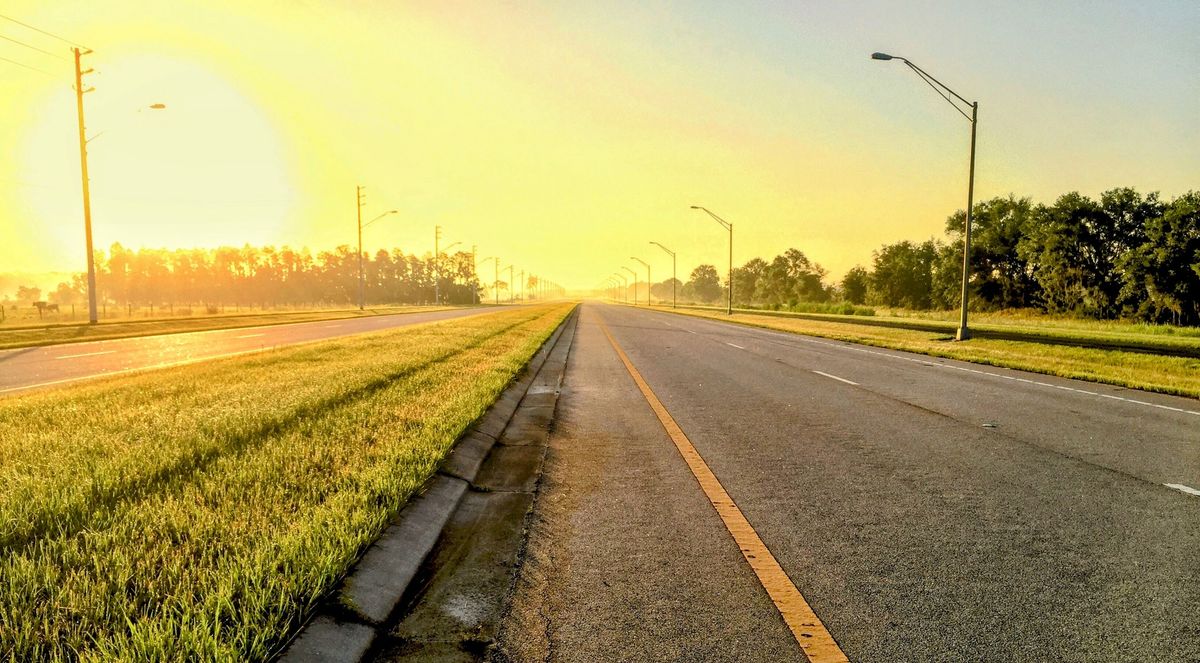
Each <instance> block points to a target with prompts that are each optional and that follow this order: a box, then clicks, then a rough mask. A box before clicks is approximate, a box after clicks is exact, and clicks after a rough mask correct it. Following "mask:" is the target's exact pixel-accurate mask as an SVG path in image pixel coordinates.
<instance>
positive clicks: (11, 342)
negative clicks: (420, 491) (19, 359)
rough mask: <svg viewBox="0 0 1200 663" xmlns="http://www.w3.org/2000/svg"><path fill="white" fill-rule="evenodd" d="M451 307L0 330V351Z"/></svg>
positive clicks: (413, 307)
mask: <svg viewBox="0 0 1200 663" xmlns="http://www.w3.org/2000/svg"><path fill="white" fill-rule="evenodd" d="M452 308H459V307H455V306H380V307H372V308H368V309H366V310H365V311H360V310H358V309H324V310H311V311H284V312H268V313H243V314H228V315H225V314H218V315H212V316H196V317H178V318H148V319H145V320H130V319H124V320H114V321H103V322H100V323H98V324H95V325H89V324H86V323H78V322H72V323H51V324H46V325H22V326H16V327H0V350H6V349H10V348H29V347H37V346H42V345H55V344H58V343H84V342H87V341H106V340H111V339H114V338H131V337H134V336H153V335H155V334H178V333H181V332H195V331H211V330H213V329H237V328H240V327H262V326H269V325H286V324H289V323H293V322H316V321H319V320H342V319H345V318H362V317H371V316H376V315H394V314H397V313H417V312H428V311H442V310H446V309H452Z"/></svg>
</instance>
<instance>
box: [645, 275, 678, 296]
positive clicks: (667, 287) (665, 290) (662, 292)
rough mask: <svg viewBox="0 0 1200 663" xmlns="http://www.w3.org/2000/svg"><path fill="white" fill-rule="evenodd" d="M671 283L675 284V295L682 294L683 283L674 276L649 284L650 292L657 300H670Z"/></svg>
mask: <svg viewBox="0 0 1200 663" xmlns="http://www.w3.org/2000/svg"><path fill="white" fill-rule="evenodd" d="M672 283H674V284H675V297H676V298H678V297H680V296H681V294H682V292H681V291H682V290H683V283H681V282H680V281H679V279H675V278H671V279H667V280H666V281H663V282H661V283H655V284H654V285H652V286H650V294H651V295H653V296H654V298H655V299H658V300H659V301H664V302H669V301H671V284H672Z"/></svg>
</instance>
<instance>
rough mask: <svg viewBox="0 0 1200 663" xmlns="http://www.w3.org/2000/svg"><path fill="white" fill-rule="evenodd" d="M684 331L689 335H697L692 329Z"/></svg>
mask: <svg viewBox="0 0 1200 663" xmlns="http://www.w3.org/2000/svg"><path fill="white" fill-rule="evenodd" d="M683 331H685V332H687V333H689V334H695V333H696V332H694V331H692V330H690V329H685V330H683Z"/></svg>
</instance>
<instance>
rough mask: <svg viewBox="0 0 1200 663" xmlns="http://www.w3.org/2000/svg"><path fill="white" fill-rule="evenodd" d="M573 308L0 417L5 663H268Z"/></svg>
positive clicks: (61, 395) (245, 360) (104, 383)
mask: <svg viewBox="0 0 1200 663" xmlns="http://www.w3.org/2000/svg"><path fill="white" fill-rule="evenodd" d="M571 308H572V305H570V304H559V305H542V306H532V307H522V308H520V309H515V310H506V311H501V312H497V313H494V314H485V315H481V316H474V317H470V318H466V319H461V320H454V321H451V322H440V323H431V324H426V325H419V326H414V327H406V328H403V329H399V330H391V331H386V332H379V333H375V334H369V335H363V336H356V337H350V338H345V339H338V340H333V341H327V342H322V343H317V344H311V345H305V346H299V347H294V348H286V349H283V350H278V351H274V352H271V353H268V354H259V355H254V356H250V357H238V358H231V359H226V360H219V361H213V362H208V363H203V364H197V365H194V366H188V367H185V368H177V369H172V370H170V371H154V372H148V373H143V374H136V375H133V376H131V377H124V378H121V379H108V380H98V381H95V382H89V383H87V384H83V385H78V386H74V387H70V388H65V389H61V390H55V391H46V392H37V393H32V394H26V395H20V396H14V397H9V398H4V399H0V551H2V552H3V555H2V556H0V658H2V659H5V660H23V661H24V660H35V661H36V660H83V661H100V660H104V661H110V660H139V661H141V660H228V661H242V660H262V659H265V658H268V657H270V656H272V655H273V654H275V653H276V652H277V651H278V650H279V649H280V647H281V646H282V645H283V644H284V643H285V642H286V639H287V638H288V637H289V636H290V634H291V633H293V632H294V631H295V630H296V629H297V628H298V626H299V625H300V624H301V623H302V622H303V620H304V619H305V618H306V616H307V614H309V613H310V612H311V611H312V609H313V608H314V607H315V606H316V605H317V604H318V602H319V601H320V599H321V597H322V595H324V594H325V593H326V592H327V591H328V590H330V589H331V588H332V587H334V586H335V585H336V583H337V581H338V579H339V578H340V577H341V576H342V575H343V574H344V572H345V571H346V570H347V569H348V568H349V566H350V565H351V564H352V563H353V561H354V560H355V559H356V558H357V557H358V556H359V555H360V554H361V552H362V551H363V550H364V549H365V547H366V546H367V545H369V544H370V542H371V541H372V540H374V538H375V537H376V536H377V535H378V534H379V532H381V531H382V530H383V528H384V527H385V526H386V525H387V523H388V521H389V520H390V519H392V518H393V517H394V516H395V515H396V514H397V513H398V512H399V510H400V509H401V507H402V506H403V505H404V503H405V502H406V500H407V499H408V498H409V496H410V495H412V493H413V491H415V490H416V489H417V488H418V487H420V485H421V484H422V482H424V481H425V479H426V478H427V477H428V476H430V475H431V474H432V472H434V471H435V469H436V466H437V463H438V462H439V461H440V460H441V458H442V457H443V455H444V454H445V453H446V451H447V450H448V449H449V447H450V446H451V444H452V443H453V441H454V440H455V439H456V438H457V437H458V435H459V434H460V433H461V432H462V431H463V430H464V429H465V428H466V427H467V426H468V425H469V424H470V423H471V422H472V421H473V420H475V419H476V418H478V417H479V416H480V415H481V414H482V413H483V412H484V411H485V410H486V409H487V407H488V406H489V405H490V404H491V403H492V402H493V401H494V400H495V399H496V397H498V396H499V394H500V393H501V392H502V391H503V389H504V388H505V387H506V386H507V385H508V383H509V382H510V381H511V380H512V378H513V377H514V375H515V374H516V373H517V372H518V371H519V370H520V369H521V367H522V366H524V365H525V363H526V362H528V360H529V359H530V357H531V356H532V355H533V354H534V352H536V350H537V348H538V347H540V345H541V344H542V343H543V342H544V341H545V339H546V338H548V337H549V335H550V334H551V333H552V332H553V330H554V329H555V327H556V326H557V325H558V324H559V323H560V322H561V321H562V319H563V318H564V317H565V316H566V315H567V313H569V311H570V310H571Z"/></svg>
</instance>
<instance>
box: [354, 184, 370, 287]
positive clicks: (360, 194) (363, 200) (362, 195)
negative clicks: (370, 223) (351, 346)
mask: <svg viewBox="0 0 1200 663" xmlns="http://www.w3.org/2000/svg"><path fill="white" fill-rule="evenodd" d="M364 189H366V187H364V186H362V185H358V186H356V187H354V200H355V203H354V206H355V208H357V211H358V310H360V311H361V310H363V308H364V307H365V306H366V285H365V284H366V281H365V280H364V278H363V257H362V208H363V205H365V204H367V194H366V192H365V191H364Z"/></svg>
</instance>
